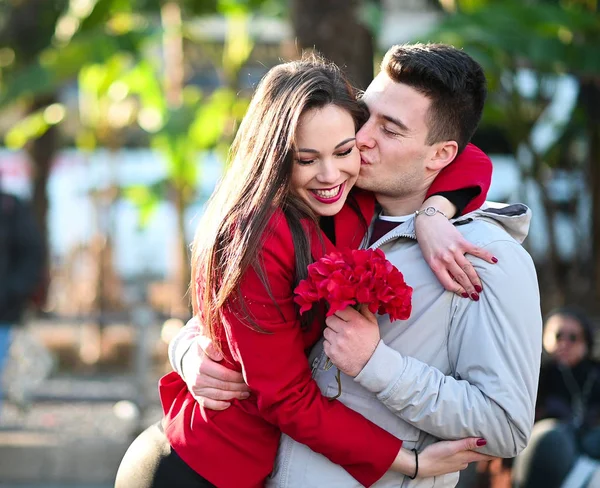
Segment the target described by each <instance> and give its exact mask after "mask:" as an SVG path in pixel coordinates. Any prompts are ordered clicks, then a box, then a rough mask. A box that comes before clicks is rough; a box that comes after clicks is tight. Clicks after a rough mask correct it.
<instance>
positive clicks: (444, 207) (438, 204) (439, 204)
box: [419, 195, 457, 218]
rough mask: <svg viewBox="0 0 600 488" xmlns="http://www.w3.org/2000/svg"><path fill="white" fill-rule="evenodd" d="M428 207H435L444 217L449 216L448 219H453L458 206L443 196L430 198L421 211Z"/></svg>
mask: <svg viewBox="0 0 600 488" xmlns="http://www.w3.org/2000/svg"><path fill="white" fill-rule="evenodd" d="M427 207H435V208H436V209H438V210H439V211H440V212H442V213H443V214H444V215H447V216H448V218H453V216H454V215H455V214H456V210H457V208H456V205H454V204H453V203H452V202H451V201H450V200H448V199H447V198H446V197H443V196H441V195H433V196H431V197H429V198H428V199H427V200H425V201H424V202H423V204H422V205H421V208H420V209H419V210H423V209H425V208H427Z"/></svg>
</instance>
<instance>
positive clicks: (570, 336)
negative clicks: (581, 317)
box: [556, 332, 579, 344]
mask: <svg viewBox="0 0 600 488" xmlns="http://www.w3.org/2000/svg"><path fill="white" fill-rule="evenodd" d="M561 340H565V341H569V342H570V343H571V344H575V343H576V342H577V341H578V340H579V334H576V333H574V332H557V333H556V342H558V341H561Z"/></svg>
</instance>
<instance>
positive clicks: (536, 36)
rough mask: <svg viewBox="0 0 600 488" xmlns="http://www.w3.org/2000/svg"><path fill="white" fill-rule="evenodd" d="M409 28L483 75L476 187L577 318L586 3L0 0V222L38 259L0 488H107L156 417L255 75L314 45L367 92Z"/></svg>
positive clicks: (597, 309)
mask: <svg viewBox="0 0 600 488" xmlns="http://www.w3.org/2000/svg"><path fill="white" fill-rule="evenodd" d="M419 40H420V41H440V42H447V43H451V44H453V45H455V46H457V47H463V48H464V49H465V50H466V51H467V52H468V53H470V54H471V55H472V56H474V57H475V58H476V59H477V60H478V61H479V62H480V63H481V64H482V65H483V66H484V68H485V70H486V74H487V77H488V80H489V92H490V93H489V98H488V102H487V106H486V110H485V115H484V120H483V122H482V124H481V127H480V129H479V130H478V132H477V134H476V136H475V138H474V141H473V142H474V143H475V144H477V145H478V146H479V147H481V148H482V149H483V150H484V151H486V152H487V153H488V154H489V155H490V156H491V158H492V160H493V162H494V176H493V183H492V187H491V190H490V193H489V199H490V200H495V201H501V202H517V201H518V202H524V203H526V204H527V205H529V206H530V207H531V208H532V209H533V212H534V220H533V223H532V227H531V231H530V235H529V237H528V239H527V240H526V242H525V245H526V247H527V249H528V250H529V252H530V253H531V254H532V256H533V257H534V260H535V262H536V266H537V270H538V275H539V281H540V286H541V293H542V304H543V309H544V312H546V311H548V310H550V309H551V308H553V307H556V306H559V305H564V304H576V305H578V306H580V307H581V308H582V309H583V310H585V312H586V313H587V314H588V315H589V316H590V317H591V318H592V322H593V323H594V324H596V322H597V319H600V306H599V303H600V302H599V298H600V55H599V54H598V48H599V47H600V13H599V6H598V1H597V0H520V1H519V0H515V1H512V0H495V1H493V0H488V1H486V0H439V1H437V0H2V1H0V146H1V147H0V188H1V189H2V192H4V193H5V194H7V195H9V196H10V195H13V196H16V197H18V198H19V200H14V199H12V197H9V198H8V200H7V201H8V202H9V203H8V204H6V202H5V204H2V200H0V215H1V214H2V212H3V211H4V212H5V213H8V212H10V211H11V206H12V205H17V206H19V208H20V206H21V205H28V209H27V210H26V211H28V212H30V213H31V215H32V219H34V222H35V227H34V228H35V229H36V232H35V234H29V241H32V242H33V241H34V240H35V241H37V242H38V246H37V248H36V249H37V250H38V254H39V259H38V263H39V264H40V268H39V269H41V270H42V271H41V272H40V273H38V275H37V276H38V278H37V281H36V283H35V286H34V287H33V292H32V293H31V294H30V300H28V304H27V307H26V310H24V311H23V312H24V313H23V315H21V321H22V322H23V326H22V327H19V328H18V329H15V332H14V335H13V346H12V348H11V353H10V356H9V358H8V361H7V364H6V367H5V370H4V376H5V384H6V386H5V389H4V399H3V402H2V405H1V407H0V409H1V410H0V486H6V487H8V486H32V487H33V486H36V487H42V486H44V487H58V486H80V487H84V486H85V487H107V486H111V482H112V481H113V479H114V473H115V472H116V469H117V466H118V463H119V461H120V459H121V457H122V454H123V453H124V451H125V449H126V447H127V446H128V444H129V442H130V441H131V440H132V438H133V437H134V436H135V435H136V433H137V432H139V431H140V430H141V429H143V428H145V427H146V426H147V425H149V424H150V423H152V422H154V421H155V420H157V419H158V418H160V408H159V404H158V397H157V394H156V381H157V379H158V378H159V377H160V375H161V374H163V373H164V372H166V371H168V370H169V369H170V368H169V367H168V361H167V356H166V345H167V343H168V341H169V340H170V338H171V337H172V335H173V334H174V333H176V332H177V330H178V329H179V327H181V326H182V325H183V324H184V323H185V321H186V320H187V319H188V318H189V307H188V301H189V297H188V296H187V287H188V283H189V275H190V271H189V256H188V245H189V243H190V242H191V240H192V238H193V235H194V232H195V223H196V222H197V219H198V216H199V215H201V213H202V207H203V204H204V202H205V201H206V199H207V198H208V197H209V195H210V193H211V191H212V188H213V187H214V185H215V182H216V181H217V180H218V178H219V176H220V174H221V172H222V171H223V168H224V164H225V163H224V161H225V155H226V152H227V149H228V146H229V144H230V142H231V140H232V138H233V136H234V134H235V130H236V127H237V124H238V122H239V121H240V120H241V118H242V117H243V115H244V112H245V109H246V106H247V104H248V100H249V98H250V96H251V95H252V90H253V87H254V86H255V85H256V83H257V82H258V80H259V79H260V78H261V76H262V75H263V74H264V73H265V72H266V71H267V70H268V69H269V68H270V67H271V66H273V65H275V64H277V63H279V62H280V61H282V60H289V59H292V58H295V57H297V56H298V55H299V53H300V52H301V51H302V50H303V49H304V50H306V49H312V48H316V49H317V50H319V51H320V52H322V53H323V54H324V55H325V56H326V57H328V58H329V59H331V60H333V61H334V62H336V63H338V64H339V65H340V66H342V67H344V68H345V69H346V70H347V72H348V73H349V74H350V77H351V79H352V80H353V81H354V83H355V84H356V86H358V87H360V88H365V87H366V86H367V85H368V84H369V82H370V81H371V79H372V78H373V76H374V74H375V73H376V70H377V65H378V63H379V61H380V60H381V57H382V55H383V53H384V52H385V51H386V50H387V48H388V47H390V46H391V45H392V44H396V43H402V42H413V41H419ZM10 202H17V203H10ZM6 207H8V210H7V209H6ZM22 218H23V219H24V218H26V217H22ZM0 222H1V220H0ZM32 228H33V227H32ZM8 233H9V237H10V231H8ZM4 238H5V237H2V231H0V239H4ZM0 242H1V240H0ZM19 245H20V244H19ZM25 247H26V246H25ZM40 250H41V251H40ZM2 252H3V251H2V249H0V253H2ZM32 252H33V251H32ZM3 280H4V281H5V282H7V283H8V281H7V280H8V278H6V277H4V276H0V290H1V289H2V288H1V282H2V281H3ZM9 285H10V283H9ZM0 298H2V297H1V296H0ZM0 302H1V300H0ZM3 321H6V320H3V319H2V317H1V316H0V325H1V324H2V322H3ZM9 321H10V320H9ZM488 471H489V469H488ZM504 475H506V473H504ZM493 477H494V476H493V473H491V474H490V473H489V472H486V473H484V474H481V473H480V476H479V479H478V483H479V484H478V485H477V486H491V484H492V483H493V482H494V480H492V478H493ZM482 480H483V481H482ZM486 483H487V484H486ZM496 483H500V482H499V481H497V480H496ZM504 483H510V482H509V481H506V477H505V479H504ZM470 486H475V484H471V485H470ZM496 486H505V487H508V486H510V484H504V485H500V484H497V485H496Z"/></svg>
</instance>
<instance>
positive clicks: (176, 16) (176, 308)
mask: <svg viewBox="0 0 600 488" xmlns="http://www.w3.org/2000/svg"><path fill="white" fill-rule="evenodd" d="M161 21H162V26H163V29H164V35H163V53H164V63H165V66H164V68H165V94H166V98H167V104H168V106H169V108H170V109H177V108H179V107H181V105H182V103H183V84H184V71H185V70H184V59H183V35H182V28H183V23H182V18H181V8H180V6H179V4H178V3H177V2H176V1H167V2H165V3H164V4H163V6H162V8H161ZM173 193H174V195H173V205H174V206H175V212H176V215H177V239H176V241H177V243H176V246H175V249H176V251H175V252H176V256H175V261H176V269H175V273H174V276H173V277H172V280H173V286H174V289H175V296H174V297H173V302H172V304H171V306H172V310H171V313H172V315H175V316H179V317H187V316H188V315H189V305H188V303H187V300H186V298H185V297H186V293H187V291H188V287H189V284H190V274H191V273H190V258H189V255H188V252H187V251H188V246H187V241H186V238H185V209H186V203H187V200H186V198H185V195H186V183H185V182H184V181H183V180H182V177H181V175H175V176H174V179H173Z"/></svg>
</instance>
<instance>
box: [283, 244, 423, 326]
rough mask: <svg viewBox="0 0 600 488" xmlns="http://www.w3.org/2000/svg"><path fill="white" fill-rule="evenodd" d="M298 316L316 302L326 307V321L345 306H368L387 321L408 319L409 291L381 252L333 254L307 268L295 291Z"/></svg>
mask: <svg viewBox="0 0 600 488" xmlns="http://www.w3.org/2000/svg"><path fill="white" fill-rule="evenodd" d="M294 293H295V294H296V296H295V297H294V301H295V302H296V303H297V304H298V305H300V313H301V314H303V313H304V312H306V311H308V310H310V309H311V308H312V306H313V304H314V303H315V302H317V301H319V300H325V301H326V302H327V303H328V304H329V310H328V311H327V317H330V316H331V315H333V314H335V313H336V312H337V311H338V310H343V309H344V308H346V307H348V306H355V307H357V308H358V306H359V305H367V306H368V307H369V310H370V311H371V313H379V314H380V315H384V314H386V313H387V314H389V316H390V320H392V321H394V320H406V319H407V318H408V317H410V312H411V308H412V305H411V298H412V288H411V287H410V286H408V285H407V284H406V282H405V281H404V276H403V275H402V273H401V272H400V271H398V269H397V268H396V267H395V266H394V265H393V264H392V263H390V262H389V261H388V260H387V259H386V257H385V254H383V252H382V251H381V250H380V249H375V250H373V249H361V250H354V251H343V252H333V253H331V254H327V255H325V256H323V257H322V258H321V259H319V260H318V261H317V262H315V263H313V264H311V265H310V266H309V267H308V278H307V279H305V280H302V281H301V282H300V283H299V285H298V286H297V287H296V289H295V290H294Z"/></svg>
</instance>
